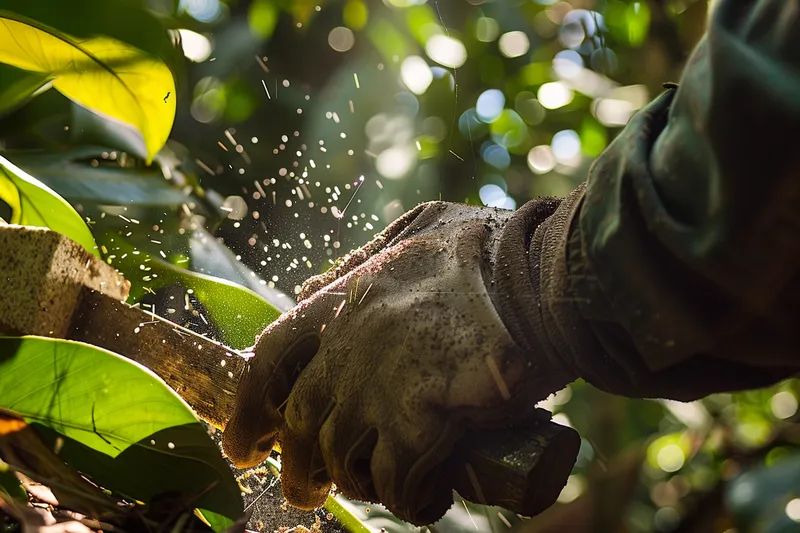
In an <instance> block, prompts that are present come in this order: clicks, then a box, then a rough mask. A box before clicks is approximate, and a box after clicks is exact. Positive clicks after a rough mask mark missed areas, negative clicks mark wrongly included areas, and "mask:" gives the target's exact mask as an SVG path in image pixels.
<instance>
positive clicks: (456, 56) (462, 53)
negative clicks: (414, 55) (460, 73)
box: [425, 35, 467, 68]
mask: <svg viewBox="0 0 800 533" xmlns="http://www.w3.org/2000/svg"><path fill="white" fill-rule="evenodd" d="M425 53H426V54H428V57H430V58H431V59H432V60H434V61H436V62H437V63H439V64H440V65H443V66H445V67H449V68H458V67H460V66H461V65H463V64H464V62H465V61H466V60H467V49H466V48H465V47H464V44H463V43H462V42H461V41H459V40H458V39H455V38H453V37H449V36H447V35H433V36H431V38H430V39H428V41H427V42H426V43H425Z"/></svg>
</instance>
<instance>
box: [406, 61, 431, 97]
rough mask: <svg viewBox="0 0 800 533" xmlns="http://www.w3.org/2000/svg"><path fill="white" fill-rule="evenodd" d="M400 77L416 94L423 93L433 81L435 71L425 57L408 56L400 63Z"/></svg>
mask: <svg viewBox="0 0 800 533" xmlns="http://www.w3.org/2000/svg"><path fill="white" fill-rule="evenodd" d="M400 78H401V79H402V80H403V83H405V85H406V87H408V90H410V91H411V92H413V93H414V94H423V93H424V92H425V91H426V90H427V89H428V87H429V86H430V84H431V82H432V81H433V72H431V68H430V67H429V66H428V63H427V61H425V60H424V59H423V58H421V57H419V56H408V57H407V58H405V59H404V60H403V62H402V63H401V65H400Z"/></svg>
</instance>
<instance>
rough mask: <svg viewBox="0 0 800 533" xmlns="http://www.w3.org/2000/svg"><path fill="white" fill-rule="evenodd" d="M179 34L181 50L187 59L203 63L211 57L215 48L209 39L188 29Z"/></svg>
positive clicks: (181, 30) (180, 31)
mask: <svg viewBox="0 0 800 533" xmlns="http://www.w3.org/2000/svg"><path fill="white" fill-rule="evenodd" d="M178 33H179V34H180V36H181V49H182V50H183V55H184V56H186V59H188V60H190V61H194V62H195V63H202V62H203V61H205V60H206V59H208V58H209V56H211V52H212V50H213V46H212V45H211V40H210V39H209V38H208V37H206V36H205V35H202V34H200V33H197V32H194V31H192V30H186V29H180V30H178Z"/></svg>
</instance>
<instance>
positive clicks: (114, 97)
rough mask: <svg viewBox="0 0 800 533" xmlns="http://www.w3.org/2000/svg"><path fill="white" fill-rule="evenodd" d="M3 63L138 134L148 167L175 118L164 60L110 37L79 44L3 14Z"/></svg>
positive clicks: (0, 50) (169, 75) (0, 36)
mask: <svg viewBox="0 0 800 533" xmlns="http://www.w3.org/2000/svg"><path fill="white" fill-rule="evenodd" d="M0 62H3V63H7V64H9V65H13V66H15V67H18V68H21V69H24V70H28V71H31V72H36V73H40V74H43V75H46V76H48V77H49V78H50V79H52V82H53V87H55V89H56V90H58V91H59V92H60V93H61V94H63V95H64V96H66V97H67V98H69V99H70V100H72V101H74V102H76V103H78V104H80V105H82V106H84V107H86V108H89V109H91V110H92V111H94V112H96V113H100V114H102V115H104V116H107V117H109V118H111V119H114V120H118V121H120V122H123V123H125V124H127V125H129V126H131V127H133V128H134V129H136V130H137V131H138V132H139V133H140V134H141V135H142V137H143V139H144V143H145V146H146V148H147V154H148V158H147V159H148V163H149V162H150V160H152V158H153V156H154V155H155V154H156V152H158V150H160V149H161V147H162V146H164V143H165V142H166V141H167V137H168V136H169V133H170V131H171V129H172V123H173V120H174V119H175V81H174V79H173V77H172V73H171V72H170V70H169V68H168V67H167V66H166V64H164V62H163V61H161V60H160V59H157V58H155V57H152V56H149V55H147V54H145V53H144V52H142V51H141V50H139V49H137V48H134V47H132V46H130V45H128V44H126V43H123V42H121V41H117V40H114V39H111V38H108V37H93V38H87V39H82V40H78V39H75V38H73V37H71V36H69V35H66V34H64V33H62V32H59V31H58V30H56V29H54V28H50V27H47V26H44V25H41V24H38V23H36V22H34V21H32V20H29V19H25V18H24V17H19V16H17V15H14V14H11V13H8V12H4V11H0Z"/></svg>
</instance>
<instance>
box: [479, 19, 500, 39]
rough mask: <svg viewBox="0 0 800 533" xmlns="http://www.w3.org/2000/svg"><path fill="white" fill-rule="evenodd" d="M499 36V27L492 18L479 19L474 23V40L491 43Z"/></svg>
mask: <svg viewBox="0 0 800 533" xmlns="http://www.w3.org/2000/svg"><path fill="white" fill-rule="evenodd" d="M499 34H500V26H499V25H498V24H497V21H496V20H494V19H493V18H489V17H480V18H479V19H478V20H477V22H476V23H475V38H476V39H478V40H479V41H481V42H484V43H489V42H492V41H494V40H495V39H497V36H498V35H499Z"/></svg>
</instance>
